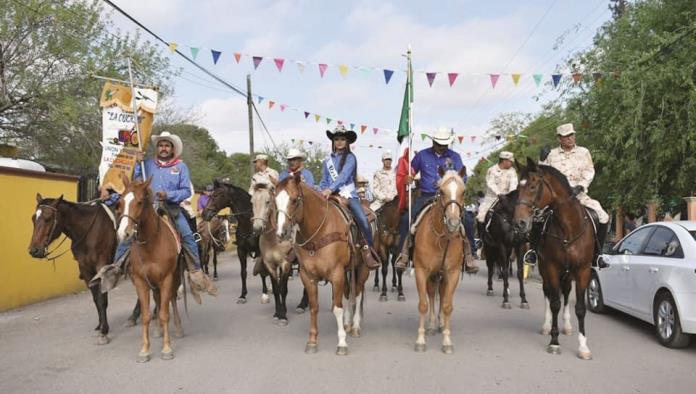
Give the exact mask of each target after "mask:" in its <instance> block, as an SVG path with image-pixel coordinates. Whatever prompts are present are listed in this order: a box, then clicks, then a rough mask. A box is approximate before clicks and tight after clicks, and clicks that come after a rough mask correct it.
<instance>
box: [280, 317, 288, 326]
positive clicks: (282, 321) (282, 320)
mask: <svg viewBox="0 0 696 394" xmlns="http://www.w3.org/2000/svg"><path fill="white" fill-rule="evenodd" d="M278 325H279V326H281V327H285V326H287V325H288V319H280V320H278Z"/></svg>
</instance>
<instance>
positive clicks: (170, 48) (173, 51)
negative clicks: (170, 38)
mask: <svg viewBox="0 0 696 394" xmlns="http://www.w3.org/2000/svg"><path fill="white" fill-rule="evenodd" d="M178 47H179V44H177V43H175V42H170V43H169V50H170V51H172V53H176V48H178Z"/></svg>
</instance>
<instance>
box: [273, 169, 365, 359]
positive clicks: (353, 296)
mask: <svg viewBox="0 0 696 394" xmlns="http://www.w3.org/2000/svg"><path fill="white" fill-rule="evenodd" d="M275 200H276V207H277V215H276V216H277V222H276V223H277V230H276V234H277V235H278V237H280V239H281V240H291V239H292V237H293V228H294V227H295V226H297V231H296V232H295V234H294V236H295V240H294V250H295V254H296V255H297V257H298V258H299V260H300V278H301V279H302V283H303V284H304V287H305V289H306V290H307V294H308V297H309V307H310V312H311V313H310V315H311V319H310V329H309V339H308V341H307V344H306V346H305V353H310V354H311V353H316V352H317V349H318V346H317V335H318V328H317V313H318V311H319V302H318V299H317V292H318V289H317V283H318V282H319V281H320V280H322V279H324V280H327V281H329V282H331V286H332V290H333V305H332V311H333V314H334V317H335V318H336V324H337V326H338V333H337V334H338V345H337V347H336V354H337V355H347V354H348V345H347V343H346V331H349V332H350V333H351V335H352V336H353V337H359V336H360V335H361V326H360V324H361V320H362V308H363V294H364V291H363V290H364V288H365V281H367V278H368V277H369V274H370V271H369V270H368V269H367V266H366V265H365V263H364V262H363V261H362V257H361V254H360V252H359V251H358V250H356V247H355V245H356V243H357V239H356V236H357V235H356V233H357V229H355V228H352V227H353V226H351V225H350V219H348V218H346V216H345V214H344V212H345V211H343V210H342V208H340V207H339V205H338V204H335V203H334V202H332V201H330V199H326V198H324V197H323V196H322V195H321V194H320V193H319V192H317V191H316V190H314V189H313V188H312V187H310V186H308V185H307V184H305V183H304V182H302V180H301V178H300V175H299V173H298V174H296V175H295V176H291V177H288V178H286V179H284V180H283V181H282V182H280V183H279V184H278V185H277V186H276V198H275ZM344 296H345V297H346V298H348V299H349V305H348V308H346V310H345V311H344V309H343V297H344Z"/></svg>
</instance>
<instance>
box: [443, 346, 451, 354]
mask: <svg viewBox="0 0 696 394" xmlns="http://www.w3.org/2000/svg"><path fill="white" fill-rule="evenodd" d="M442 353H445V354H452V353H454V346H452V345H442Z"/></svg>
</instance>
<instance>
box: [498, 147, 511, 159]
mask: <svg viewBox="0 0 696 394" xmlns="http://www.w3.org/2000/svg"><path fill="white" fill-rule="evenodd" d="M498 158H499V159H503V160H510V161H512V160H513V159H514V158H515V155H514V154H513V153H512V152H508V151H506V150H504V151H502V152H500V154H499V155H498Z"/></svg>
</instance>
